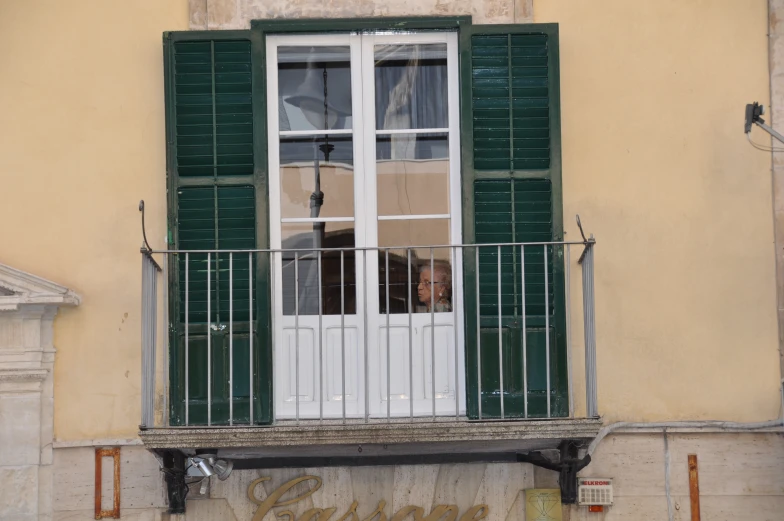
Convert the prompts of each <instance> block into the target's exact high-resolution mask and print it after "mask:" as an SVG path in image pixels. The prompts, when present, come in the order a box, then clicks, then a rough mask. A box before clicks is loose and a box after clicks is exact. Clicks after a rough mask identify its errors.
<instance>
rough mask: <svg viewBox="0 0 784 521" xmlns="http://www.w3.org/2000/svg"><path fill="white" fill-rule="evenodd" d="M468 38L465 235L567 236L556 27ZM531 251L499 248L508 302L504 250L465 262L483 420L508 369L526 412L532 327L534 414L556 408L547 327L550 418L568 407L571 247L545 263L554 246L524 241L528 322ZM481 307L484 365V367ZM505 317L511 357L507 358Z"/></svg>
mask: <svg viewBox="0 0 784 521" xmlns="http://www.w3.org/2000/svg"><path fill="white" fill-rule="evenodd" d="M461 46H462V48H463V50H464V52H462V56H463V58H462V60H463V61H462V64H461V67H462V94H463V96H462V103H463V105H462V113H463V121H462V124H463V150H464V152H463V171H464V180H463V192H464V197H465V198H466V199H467V200H468V201H470V204H467V205H466V207H465V216H464V226H465V236H466V242H470V241H471V240H473V241H475V242H476V243H477V244H488V243H490V244H492V243H513V242H514V243H519V242H526V243H531V242H548V241H558V240H561V239H562V237H563V229H562V218H561V172H560V165H561V161H560V107H559V89H558V81H559V79H558V28H557V26H556V25H551V24H544V25H511V26H473V27H472V28H471V30H470V31H465V32H464V34H461ZM465 49H468V52H465ZM522 254H523V251H522V250H521V248H520V247H510V246H507V247H501V248H500V261H501V279H500V291H501V302H500V309H499V277H498V263H499V249H498V248H496V247H486V248H482V249H481V250H480V255H479V265H478V267H477V269H476V270H474V269H473V268H474V267H476V258H475V256H474V255H475V252H474V251H471V252H470V254H468V255H467V256H466V259H465V261H466V266H467V267H469V268H470V269H468V270H467V274H466V279H465V284H466V288H467V290H468V291H467V292H466V302H465V306H466V317H467V318H466V332H467V334H466V347H467V357H466V359H467V367H466V371H467V376H468V404H469V415H470V416H471V417H474V418H477V417H478V416H479V401H480V400H481V409H482V417H483V418H488V417H489V418H497V417H500V415H501V399H500V396H501V385H500V381H501V378H500V377H501V373H502V374H503V396H504V416H505V417H508V418H515V417H522V416H524V414H525V405H524V404H525V396H524V394H523V389H524V386H523V369H522V368H523V359H522V358H523V349H522V344H523V336H524V335H525V339H526V344H527V346H526V347H527V360H526V364H527V390H528V393H527V398H528V416H529V417H546V416H547V405H546V403H547V393H548V387H547V371H546V354H547V353H546V347H545V346H546V340H547V335H548V334H549V336H550V364H551V381H550V387H549V393H550V400H551V405H550V415H551V416H553V417H556V416H563V415H565V414H567V413H568V400H567V395H568V389H567V387H566V385H567V382H566V365H565V362H566V360H565V347H566V346H565V314H564V298H563V295H564V292H563V249H562V247H552V246H548V247H547V252H546V254H547V264H546V266H545V247H544V246H541V245H539V246H527V247H526V248H525V252H524V254H525V265H524V268H525V324H526V327H525V330H523V312H522V311H523V310H522V303H523V298H522V297H523V295H522V292H523V284H522V273H523V265H522V257H521V255H522ZM477 274H478V277H479V291H478V294H476V293H477V292H476V287H477V282H476V276H477ZM545 277H547V285H546V284H545ZM545 287H547V289H548V291H547V299H545ZM546 300H547V303H548V304H549V305H548V306H545V302H546ZM477 315H478V316H479V324H480V325H479V343H480V344H481V374H478V369H477V367H478V366H479V360H478V359H477V356H478V351H479V349H477V331H476V328H477ZM499 315H500V322H501V328H500V342H501V352H502V354H501V356H502V357H503V359H502V362H503V365H501V363H500V361H499ZM548 320H549V330H548V329H547V328H546V323H547V321H548ZM479 383H481V396H480V391H479V389H480V387H479Z"/></svg>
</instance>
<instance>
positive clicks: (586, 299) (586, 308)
mask: <svg viewBox="0 0 784 521" xmlns="http://www.w3.org/2000/svg"><path fill="white" fill-rule="evenodd" d="M583 238H584V236H583ZM595 244H596V241H595V239H594V238H593V236H591V237H590V238H588V239H585V238H584V240H581V241H538V242H496V243H470V244H443V245H405V246H361V247H350V246H346V247H337V248H323V247H302V248H256V249H199V250H180V249H162V250H152V249H148V247H142V249H141V253H142V255H143V271H142V349H143V357H142V358H143V360H142V362H143V363H142V365H143V371H142V372H143V377H142V380H143V381H142V403H143V406H142V422H141V425H142V426H143V427H150V426H152V425H154V424H155V419H154V414H155V413H154V404H155V395H156V384H155V374H156V370H155V365H156V358H157V354H156V351H157V341H156V338H157V333H158V332H157V325H156V319H157V295H158V290H157V286H158V284H157V279H158V276H159V275H160V274H161V273H162V274H163V280H164V291H165V290H166V289H167V286H165V284H167V282H166V281H168V276H167V272H168V269H170V268H171V265H170V264H171V259H170V258H169V257H168V255H178V254H181V255H184V256H185V259H186V265H185V281H186V282H185V310H186V311H185V316H186V319H185V325H186V329H185V339H186V341H185V343H186V346H187V345H188V316H189V315H188V305H187V304H188V301H189V299H188V271H189V270H188V264H189V263H188V262H187V259H188V255H189V254H200V253H202V254H206V255H207V259H208V263H209V259H210V256H211V254H216V256H217V255H218V254H226V255H228V257H229V259H230V265H229V292H230V295H231V292H232V290H233V285H232V282H231V281H232V278H233V277H232V268H233V265H234V264H233V262H231V259H232V255H234V254H237V255H246V256H248V257H249V262H251V263H252V258H253V257H254V256H255V255H256V254H267V255H269V256H270V257H272V256H273V255H274V254H281V253H293V254H295V255H294V261H295V262H294V264H295V274H294V279H295V282H294V284H295V286H294V287H295V292H294V296H295V302H296V299H297V298H298V296H299V289H298V288H299V287H300V286H299V284H300V283H299V274H298V273H297V271H296V268H297V265H296V262H297V261H303V260H305V258H306V257H311V255H313V254H316V253H318V259H319V262H320V261H321V257H322V255H321V254H322V253H326V252H334V253H340V257H341V287H342V286H343V282H342V280H343V279H342V276H343V275H342V273H343V271H344V269H343V268H342V259H343V257H344V255H343V253H344V252H361V253H362V255H363V257H364V258H366V259H367V257H368V256H367V253H368V252H379V253H380V254H381V253H384V252H385V253H386V255H387V259H388V257H389V255H390V252H392V251H393V250H407V251H408V252H409V254H408V259H409V260H408V262H409V263H410V262H411V250H430V262H431V270H432V269H433V251H434V250H437V249H442V250H443V249H449V250H451V251H452V253H451V255H452V256H453V257H452V258H453V262H454V261H455V259H457V254H458V252H457V250H458V249H461V250H463V253H465V250H466V249H468V250H469V251H470V250H473V251H475V254H476V263H477V265H478V264H479V259H480V251H481V250H482V249H491V251H497V252H498V260H497V264H498V265H497V272H498V287H499V291H498V309H499V312H498V318H499V322H498V334H499V345H498V349H499V378H501V380H500V384H499V385H500V388H501V402H500V407H501V409H500V410H501V419H504V398H503V397H504V395H503V390H504V383H503V380H502V378H503V354H502V340H501V339H502V332H501V328H502V324H501V311H500V310H501V307H502V303H501V291H500V287H501V269H502V268H501V253H502V248H519V249H520V255H521V258H520V261H519V262H520V266H519V267H520V270H521V282H522V284H523V289H522V290H521V294H522V299H523V300H522V306H523V313H522V315H523V329H524V330H525V317H526V313H525V309H526V308H525V306H526V302H525V300H526V299H525V293H526V290H525V287H526V284H527V283H526V282H525V280H526V279H525V271H526V264H527V262H526V261H525V253H526V252H528V251H531V250H528V249H527V248H528V247H531V249H532V250H535V249H536V247H538V248H540V253H541V250H542V249H543V250H544V265H545V269H547V268H546V267H547V265H548V258H552V257H551V254H550V253H549V252H550V251H555V250H556V249H553V250H550V248H548V246H554V247H558V246H560V247H562V249H563V250H564V255H565V261H566V263H567V265H569V264H571V262H570V260H569V259H570V257H569V253H568V251H569V250H570V246H583V247H584V250H583V252H582V254H581V255H580V258H579V260H578V261H577V263H578V264H579V265H581V268H582V275H583V276H582V279H583V281H582V282H583V284H582V286H583V288H582V289H583V291H582V296H583V333H584V337H585V344H584V350H585V359H586V360H585V372H586V382H585V383H586V389H585V391H586V413H587V416H588V417H596V416H598V407H597V389H596V387H597V385H596V384H597V382H596V376H597V375H596V370H597V368H596V332H595V309H594V306H595V303H594V267H593V261H594V255H593V246H594V245H595ZM507 251H508V250H507ZM297 253H305V254H311V255H296V254H297ZM154 254H160V255H163V256H164V262H163V264H162V266H163V267H161V265H159V264H158V263H157V262H156V261H155V259H154V258H153V255H154ZM167 261H168V262H167ZM387 262H388V261H387ZM515 262H518V261H515ZM538 262H541V261H538ZM167 264H168V266H167ZM249 267H250V269H251V272H252V267H251V265H249ZM388 270H389V267H388V265H387V280H386V286H387V294H386V295H387V307H386V316H387V328H389V316H390V311H389V293H388V292H389V284H390V282H389V277H388ZM209 271H210V268H209V267H208V272H207V273H208V276H207V292H208V294H209V292H210V281H211V278H210V276H209ZM320 272H321V269H320V268H319V273H320ZM565 272H566V276H567V280H566V281H565V287H564V289H565V292H566V293H565V299H566V306H567V332H566V334H567V341H566V342H567V345H566V348H567V364H568V371H569V375H568V388H569V407H570V410H569V416H570V417H573V414H574V413H573V409H572V407H573V402H574V401H573V396H572V394H571V393H572V385H573V383H572V378H571V369H572V367H571V365H572V361H571V351H570V344H571V340H570V336H571V334H570V333H571V332H570V329H569V326H570V322H569V321H570V320H571V317H570V316H569V315H570V312H569V311H568V310H569V309H570V308H571V306H570V304H569V302H570V296H569V292H570V286H571V283H570V281H569V279H568V276H569V275H568V274H569V273H570V268H569V267H567V269H566V270H565ZM251 276H252V275H251ZM251 280H252V279H251ZM319 280H321V278H319ZM249 282H250V281H249ZM549 282H550V281H549V278H548V277H545V282H544V286H545V293H544V299H545V306H546V308H549V304H550V300H549V297H550V295H549V289H548V286H549ZM408 283H409V284H411V273H410V270H409V279H408ZM476 283H477V295H478V294H479V289H478V288H479V271H478V270H477V271H476ZM252 291H253V289H252V284H251V285H250V292H249V293H248V294H249V299H250V300H249V301H250V302H251V303H252V302H253V293H252ZM431 298H432V297H431ZM321 299H322V297H321V293H319V302H321ZM343 299H344V297H343V296H342V295H341V302H343ZM409 299H411V295H410V288H409ZM210 302H211V300H210V299H208V300H207V315H208V316H210ZM233 302H234V300H233V297H231V296H230V297H229V317H231V316H232V305H233ZM341 305H342V304H341ZM250 309H251V315H250V320H251V321H252V319H253V315H252V304H250ZM295 309H296V311H295V314H294V316H295V330H298V329H299V326H298V325H297V324H298V319H299V314H300V313H299V304H298V303H296V304H295ZM454 309H455V310H457V307H455V308H454ZM167 310H168V296H167V295H164V312H166V311H167ZM408 314H409V326H408V327H409V330H410V328H411V327H412V326H411V321H410V317H411V314H412V308H411V307H410V306H409V310H408ZM430 315H431V336H432V335H434V334H435V328H434V322H433V317H434V308H433V307H432V301H431V309H430ZM342 316H343V311H342V310H341V329H343V328H344V325H343V324H342ZM320 317H321V308H320V307H319V330H320V328H321V322H320V320H321V319H320ZM549 319H550V315H549V314H546V315H545V329H546V330H549V324H550V322H549ZM229 322H230V328H231V323H232V320H231V318H230V320H229ZM164 323H165V324H167V328H168V317H167V316H166V315H165V316H164ZM453 327H458V326H457V319H455V324H454V325H453ZM479 329H480V325H479V315H477V339H476V349H477V357H478V358H479V359H481V351H480V349H481V348H480V338H479ZM387 333H389V329H387ZM252 334H253V333H252V331H251V335H252ZM409 335H410V331H409ZM387 336H388V335H387ZM232 337H233V335H232V334H231V332H230V334H229V343H230V345H229V352H230V359H231V353H232V351H233V349H232V346H231V341H232V340H233V338H232ZM526 338H527V335H525V334H524V335H523V337H522V350H523V361H524V366H523V380H524V382H523V386H524V389H525V391H524V400H525V418H526V419H527V418H529V413H528V386H527V374H528V370H527V369H526V367H525V361H526V360H527V355H526ZM296 339H297V347H296V350H297V351H296V352H297V355H298V354H299V335H298V334H297V335H296ZM320 342H321V339H319V343H320ZM365 342H366V343H367V339H365ZM545 342H546V347H545V356H546V363H545V366H546V367H547V368H548V369H547V375H546V376H547V386H546V389H547V394H546V401H547V417H548V418H549V417H550V414H551V410H552V407H551V403H550V399H551V394H550V393H551V388H552V386H551V382H550V376H551V375H550V366H551V364H550V359H549V355H550V337H549V335H546V336H545ZM163 343H164V346H163V347H164V350H168V346H167V342H166V338H165V334H164V339H163ZM409 343H411V340H409ZM251 344H252V341H251ZM387 345H389V338H387ZM430 346H431V350H434V349H435V338H431V345H430ZM455 349H457V343H455ZM365 350H366V352H365V357H367V356H368V355H367V345H365ZM187 351H188V350H187V349H186V366H187V365H188V364H187ZM207 351H208V371H207V374H208V383H207V388H208V399H207V401H208V426H209V425H211V423H212V422H211V421H210V414H209V413H210V412H211V409H212V405H211V403H212V400H211V396H210V392H209V391H210V390H211V384H210V381H209V378H210V375H211V370H210V369H209V361H210V360H211V355H210V354H209V352H210V336H208V337H207ZM250 356H252V351H251V353H250ZM387 358H389V350H387ZM409 358H410V360H413V357H412V356H410V357H409ZM458 358H459V355H458V354H457V352H455V355H454V360H455V369H456V373H455V385H456V386H458V387H459V384H458V381H459V380H460V377H459V374H458V373H457V371H458V369H457V367H458V366H457V360H458ZM163 360H164V369H165V366H166V361H167V360H168V358H167V356H166V355H164V357H163ZM431 360H435V352H433V353H431ZM341 363H342V364H343V366H345V361H343V362H341ZM412 363H413V362H409V364H412ZM249 365H250V367H252V358H251V362H250V364H249ZM321 365H322V362H321V361H319V367H321ZM229 366H230V367H231V368H233V363H230V364H229ZM296 366H297V369H296V371H295V375H296V378H299V362H298V361H297V362H296ZM386 367H387V373H388V374H387V387H388V389H387V421H390V420H391V419H392V416H391V415H390V410H389V409H390V403H391V402H390V390H389V382H390V379H391V375H390V374H389V371H390V367H391V365H390V362H389V360H387V366H386ZM412 367H413V366H411V367H410V368H409V369H410V370H411V369H412ZM434 367H435V365H434V364H433V365H432V366H431V371H434V370H435V369H434ZM320 370H321V369H320ZM365 370H366V371H367V367H366V368H365ZM343 372H345V369H344V370H343ZM477 373H478V374H480V373H481V370H480V369H479V366H477ZM164 374H165V375H167V376H165V377H164V379H165V378H167V377H168V370H166V369H165V370H164ZM250 378H251V380H253V378H254V377H253V372H252V369H251V374H250ZM477 378H478V387H477V392H478V395H479V396H478V406H479V409H478V411H479V420H480V421H481V420H485V421H486V420H487V418H483V415H482V390H481V374H480V376H478V377H477ZM435 380H436V377H435V374H434V373H433V374H432V375H431V384H432V385H433V388H432V389H431V394H432V397H433V410H432V418H433V421H435V418H436V417H441V416H442V414H443V413H440V412H439V413H438V414H437V413H436V404H435V396H436V391H435ZM229 381H233V377H232V376H230V377H229ZM319 381H321V380H319ZM411 382H412V383H410V386H412V385H413V377H412V379H411ZM320 385H321V384H320ZM344 385H345V382H344ZM365 385H366V386H367V382H366V383H365ZM166 387H167V386H166V382H164V394H166V393H167V390H166ZM185 387H186V394H185V396H186V398H185V401H186V404H187V402H188V393H187V388H188V384H187V370H186V385H185ZM299 387H300V386H299V383H297V384H296V389H297V394H296V397H297V398H296V400H297V403H296V405H297V410H296V418H297V421H299V419H300V414H299ZM232 390H233V388H230V394H229V407H230V420H229V421H230V425H231V424H233V410H232V409H233V407H232V406H233V397H232ZM460 391H461V390H459V389H458V388H457V387H456V388H455V406H456V412H455V418H456V419H458V420H459V419H460V418H461V409H460V396H459V395H461V396H464V397H466V398H467V395H462V394H460ZM466 391H467V389H463V390H462V392H466ZM251 392H252V390H251ZM322 393H323V390H320V391H319V399H320V400H322V399H323V395H322ZM410 394H411V396H412V398H411V407H412V409H411V416H410V420H411V421H413V420H414V413H413V403H414V402H413V388H411V389H410ZM167 401H168V400H167V397H165V398H164V423H167V424H168V421H167V419H166V416H167V414H166V408H167ZM250 402H251V420H250V424H251V425H254V423H253V418H252V402H253V400H252V395H251V400H250ZM368 403H369V397H368V396H367V391H366V396H365V422H367V421H368V419H369V412H368V411H369V409H368ZM342 405H343V407H344V410H343V421H344V422H345V421H346V419H347V418H346V411H345V390H344V391H343V400H342ZM319 416H320V417H319V420H322V416H321V412H320V413H319ZM450 416H451V415H450ZM185 418H186V420H185V421H186V425H187V424H188V423H189V422H188V407H187V405H186V413H185Z"/></svg>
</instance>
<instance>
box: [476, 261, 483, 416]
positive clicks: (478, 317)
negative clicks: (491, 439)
mask: <svg viewBox="0 0 784 521" xmlns="http://www.w3.org/2000/svg"><path fill="white" fill-rule="evenodd" d="M481 316H482V299H481V296H480V294H479V246H477V247H476V393H477V396H476V403H477V405H478V406H479V419H480V420H481V419H482V323H481Z"/></svg>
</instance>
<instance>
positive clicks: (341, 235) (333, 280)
mask: <svg viewBox="0 0 784 521" xmlns="http://www.w3.org/2000/svg"><path fill="white" fill-rule="evenodd" d="M281 237H282V245H283V249H284V250H305V251H298V252H296V254H295V252H293V251H287V252H284V253H282V254H281V256H282V259H283V266H282V270H283V271H282V273H283V314H284V315H294V310H295V308H296V304H295V299H296V295H297V293H299V314H300V315H318V312H319V311H318V310H319V298H318V297H319V295H318V291H319V282H320V284H321V298H322V300H321V302H322V308H321V309H322V311H321V312H322V313H323V314H324V315H340V310H341V295H340V293H341V292H340V288H341V283H342V285H343V287H344V295H343V299H344V300H343V302H344V304H343V309H344V313H345V314H347V315H350V314H355V313H356V307H357V306H356V287H357V281H356V268H355V254H354V252H353V251H346V252H345V253H344V254H343V277H342V278H341V272H340V252H339V251H325V252H322V254H321V273H320V274H319V271H318V254H317V252H315V251H308V250H307V248H314V247H315V248H318V247H321V248H353V247H354V223H353V222H348V223H340V222H338V223H312V224H311V223H307V224H299V223H297V224H282V225H281ZM295 256H296V258H297V260H296V264H297V270H298V271H299V284H298V285H297V284H296V283H295V281H296V279H295ZM279 267H280V266H279ZM297 288H298V290H299V291H298V292H297V291H296V289H297Z"/></svg>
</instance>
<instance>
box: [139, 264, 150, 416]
mask: <svg viewBox="0 0 784 521" xmlns="http://www.w3.org/2000/svg"><path fill="white" fill-rule="evenodd" d="M147 263H148V260H147V257H146V256H145V255H144V254H142V309H141V312H142V418H141V424H142V426H143V427H150V425H148V423H147V415H148V412H147V408H148V406H147V386H148V383H147V381H148V379H149V375H148V374H147V372H148V371H149V362H148V359H147V356H148V355H147V349H148V347H149V346H148V345H147V305H148V304H147V277H148V275H147V270H148V267H147Z"/></svg>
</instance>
